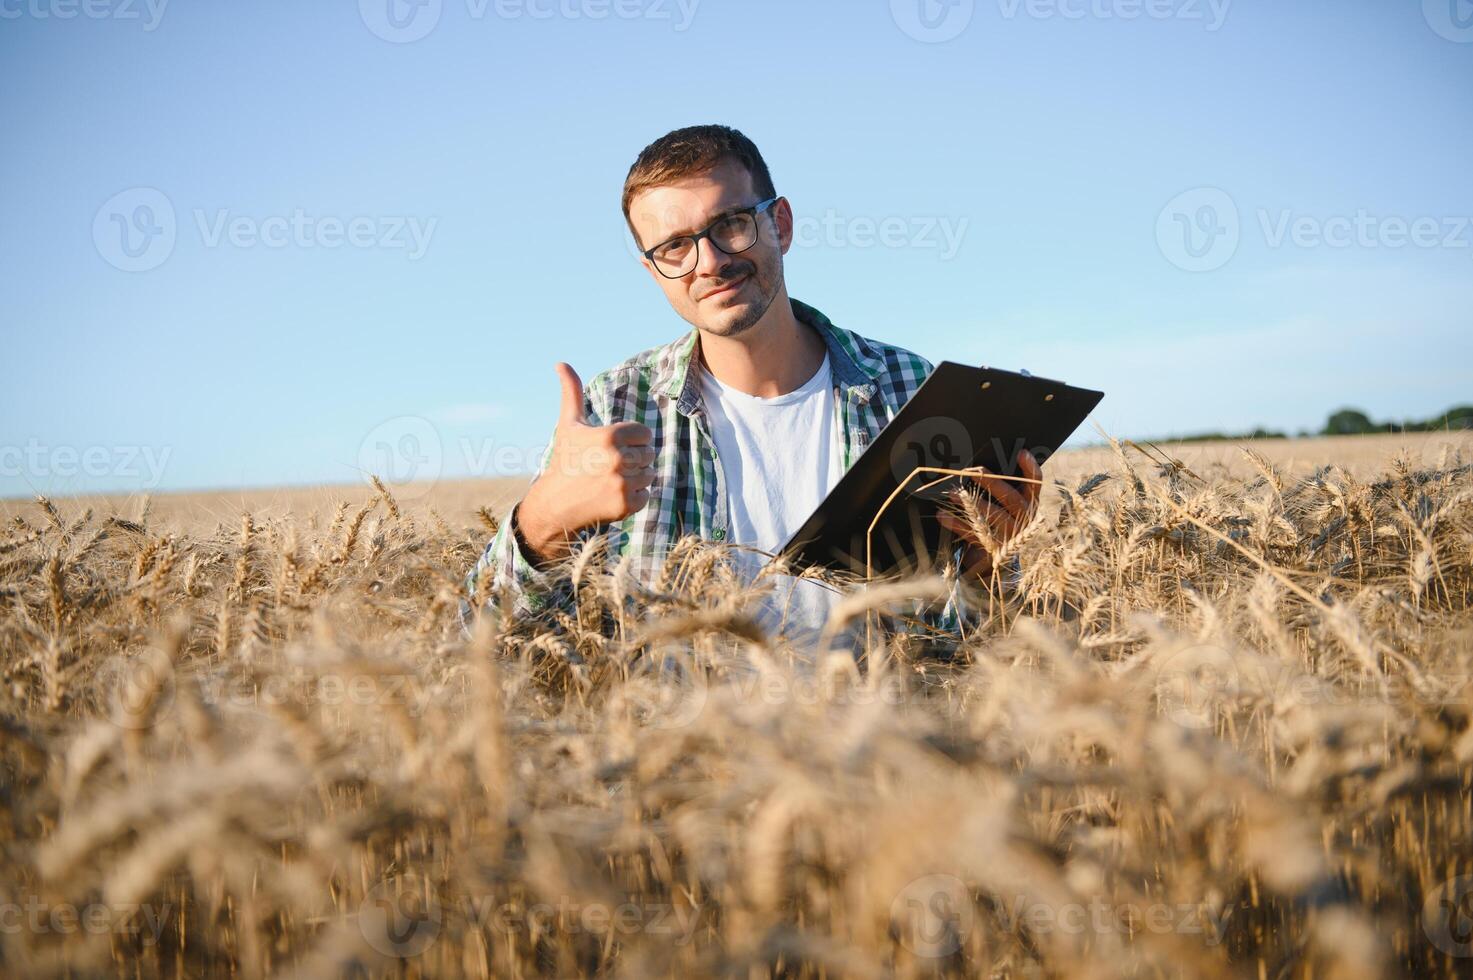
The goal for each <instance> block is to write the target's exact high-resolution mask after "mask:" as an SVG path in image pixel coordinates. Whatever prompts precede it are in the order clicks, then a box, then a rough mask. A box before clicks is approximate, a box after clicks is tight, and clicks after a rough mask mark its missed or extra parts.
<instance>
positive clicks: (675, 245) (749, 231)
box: [643, 197, 778, 279]
mask: <svg viewBox="0 0 1473 980" xmlns="http://www.w3.org/2000/svg"><path fill="white" fill-rule="evenodd" d="M777 200H778V198H776V197H769V198H768V199H767V200H765V201H760V202H758V203H757V204H753V205H752V206H751V207H746V208H742V209H741V210H740V211H733V212H731V213H730V214H726V215H722V216H721V217H720V218H717V219H716V220H715V221H713V222H711V224H709V225H707V226H706V228H705V230H704V231H699V232H697V233H696V234H694V235H682V236H681V237H679V238H672V239H670V240H669V241H668V242H661V243H660V244H658V245H656V246H655V247H654V248H648V249H645V250H644V253H643V254H644V257H645V258H647V259H649V260H650V261H651V262H652V263H654V266H655V268H656V269H659V270H660V274H661V275H663V276H664V277H665V278H666V279H679V278H680V277H682V276H688V275H690V272H691V270H692V269H694V268H695V267H696V263H697V262H698V261H699V260H700V248H699V245H700V241H701V239H702V238H709V239H710V240H711V244H712V245H715V246H716V247H717V248H719V249H721V251H723V252H725V253H726V254H727V255H735V254H737V253H738V252H745V251H746V250H747V249H749V248H751V247H752V246H753V245H755V244H757V215H759V214H761V213H762V212H763V211H766V210H767V209H768V208H770V207H772V205H773V204H774V202H776V201H777Z"/></svg>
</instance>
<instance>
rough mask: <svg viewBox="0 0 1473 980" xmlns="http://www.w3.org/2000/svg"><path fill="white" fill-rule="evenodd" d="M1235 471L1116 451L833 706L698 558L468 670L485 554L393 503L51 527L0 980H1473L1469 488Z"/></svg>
mask: <svg viewBox="0 0 1473 980" xmlns="http://www.w3.org/2000/svg"><path fill="white" fill-rule="evenodd" d="M1250 462H1251V463H1252V464H1253V465H1254V467H1255V469H1256V473H1257V475H1256V476H1255V477H1253V478H1252V479H1247V480H1244V479H1236V478H1230V477H1226V476H1213V477H1212V478H1211V480H1205V479H1204V478H1202V477H1201V476H1199V475H1197V474H1195V473H1193V472H1192V471H1191V470H1189V469H1187V468H1185V467H1183V466H1179V465H1175V464H1174V463H1172V462H1170V461H1167V462H1166V463H1165V464H1164V465H1161V464H1159V463H1153V462H1151V461H1149V460H1148V459H1147V458H1146V457H1144V456H1142V455H1138V454H1136V453H1135V452H1134V451H1129V452H1126V451H1120V452H1118V454H1117V457H1116V461H1115V463H1114V464H1112V465H1111V466H1110V467H1109V468H1108V471H1107V472H1102V473H1099V474H1097V475H1094V476H1091V477H1089V478H1088V479H1085V480H1083V481H1082V482H1079V483H1074V482H1073V481H1071V485H1070V486H1067V487H1065V486H1059V487H1054V488H1051V489H1049V490H1048V491H1046V496H1048V497H1050V498H1052V500H1053V501H1054V502H1055V504H1056V506H1055V508H1054V509H1053V510H1051V511H1050V512H1049V513H1048V514H1047V515H1046V516H1044V517H1043V518H1041V519H1040V520H1039V521H1038V522H1037V523H1036V524H1035V525H1034V526H1033V528H1031V529H1030V531H1029V532H1028V533H1027V534H1026V535H1025V536H1024V537H1023V538H1022V539H1021V540H1020V541H1019V542H1018V543H1017V545H1016V547H1017V548H1018V549H1019V551H1020V554H1021V557H1022V560H1023V564H1024V567H1025V569H1026V575H1025V580H1024V583H1023V584H1024V587H1025V592H1024V595H1023V597H1021V598H1016V597H1015V598H1012V599H1009V600H1007V601H1001V600H997V601H991V602H988V601H987V600H986V599H985V598H984V597H980V596H979V602H982V603H983V604H984V607H985V608H986V609H987V610H988V612H987V615H988V617H989V618H988V619H987V621H986V622H985V624H984V625H983V626H982V627H981V628H979V629H977V630H976V631H974V632H969V633H968V634H967V635H966V636H965V637H964V639H963V642H962V643H961V644H960V646H958V647H956V649H954V650H950V651H949V652H947V653H945V655H944V656H943V655H941V654H939V653H938V652H937V650H934V649H927V648H925V646H924V645H923V644H921V643H918V642H917V641H915V640H913V639H911V638H908V637H903V636H900V635H898V634H894V633H892V632H891V631H888V630H883V629H880V630H876V632H875V642H874V646H873V647H872V648H871V649H869V650H868V651H866V653H865V656H864V657H863V658H862V661H861V662H859V663H856V662H855V661H854V660H853V659H852V658H848V657H839V656H835V657H831V658H829V659H827V660H824V661H823V662H821V663H819V664H817V665H815V666H814V667H813V668H811V669H803V668H801V667H798V666H795V665H794V664H793V662H792V658H791V657H790V656H789V651H787V650H784V649H781V648H779V647H776V646H773V645H771V644H769V643H768V642H767V641H766V639H765V638H764V637H763V636H762V635H761V634H760V632H758V631H757V629H756V628H755V627H754V626H753V620H752V617H751V616H750V614H749V610H750V609H751V607H752V604H753V603H754V602H755V596H754V594H753V590H750V589H749V590H746V591H744V590H742V589H741V588H739V587H738V584H737V582H736V580H735V579H734V578H733V576H732V573H731V571H730V568H729V567H728V565H727V564H726V563H725V561H724V560H723V559H724V557H725V556H726V554H727V553H726V552H724V551H723V550H722V546H718V545H713V544H708V543H704V542H699V541H696V540H694V539H691V540H688V541H686V542H684V543H682V545H681V547H680V549H679V551H678V553H677V554H676V555H675V557H674V558H673V559H672V560H671V562H670V563H668V564H667V565H666V567H665V570H664V572H663V574H662V575H661V578H660V580H659V581H658V582H657V583H655V584H654V586H653V587H652V588H650V589H649V590H648V591H633V592H631V590H630V589H629V588H628V587H627V586H623V585H619V584H618V583H619V581H620V580H618V579H615V578H613V577H609V576H607V575H605V574H604V573H603V571H602V570H603V569H604V568H605V567H606V566H605V564H604V563H603V561H602V560H601V558H600V556H599V555H597V554H595V553H592V552H584V553H582V554H581V555H578V556H575V563H574V566H573V569H572V571H573V575H574V576H575V579H576V582H577V599H578V601H577V609H576V612H575V614H574V615H559V616H556V617H553V618H550V619H548V620H547V621H543V622H531V621H522V622H508V621H507V620H506V619H505V618H504V617H500V616H497V615H490V614H488V615H485V616H482V617H480V618H478V619H477V620H476V621H475V623H474V628H473V630H472V631H471V633H470V634H469V635H467V634H465V633H463V632H462V628H461V624H460V620H459V615H458V605H459V600H460V594H459V593H460V584H459V583H460V582H461V580H462V578H463V576H464V574H465V571H466V570H467V569H468V568H469V566H470V565H471V563H472V562H473V561H474V559H475V558H476V556H477V555H478V553H479V551H480V548H481V546H482V544H483V543H484V541H485V539H486V538H487V536H488V533H487V528H485V527H475V528H452V527H450V526H448V525H447V524H446V523H445V522H444V521H442V520H441V519H440V518H439V517H438V516H436V515H435V514H434V513H433V512H432V511H429V510H427V509H426V510H423V511H422V512H421V511H420V510H416V509H413V508H411V507H410V506H408V505H407V504H404V505H401V504H400V503H398V502H396V501H395V500H394V498H393V497H392V496H391V495H390V493H389V492H388V491H387V490H382V491H381V493H380V495H379V497H378V498H377V499H375V500H373V501H371V502H370V503H368V504H367V505H365V506H363V507H359V508H350V507H349V506H347V505H343V506H342V507H339V508H338V511H337V513H336V515H335V516H333V517H332V518H331V519H330V522H329V520H328V519H326V518H324V519H323V520H320V521H319V520H317V519H316V518H310V519H300V520H294V519H288V518H264V517H262V516H260V515H245V516H244V517H242V518H241V519H240V520H239V522H238V523H235V524H233V525H232V526H229V527H226V526H221V527H218V528H217V529H216V530H214V532H213V533H205V534H199V535H195V534H186V533H184V532H181V531H179V530H177V529H174V530H172V531H171V530H170V529H169V528H168V527H165V526H156V525H155V524H154V523H152V522H151V519H150V517H149V515H148V513H147V512H146V510H147V509H146V508H142V509H141V511H140V510H133V511H132V512H131V513H129V514H126V515H123V514H114V515H103V514H94V513H91V512H83V511H81V510H80V509H79V508H78V507H77V506H76V505H68V504H67V503H65V502H61V503H55V502H51V501H47V500H44V499H43V500H41V501H39V502H38V504H37V505H35V506H34V507H32V508H30V509H28V510H27V511H25V512H24V514H23V516H20V517H16V518H15V519H14V520H13V521H11V522H9V523H8V524H7V525H6V526H5V528H4V530H3V536H0V600H3V612H0V649H3V651H4V658H3V660H4V667H5V684H4V686H3V705H0V765H3V777H0V778H3V783H0V803H3V807H4V811H5V819H4V824H3V827H4V835H5V837H4V848H5V858H4V864H3V870H0V973H3V974H4V975H6V976H20V975H38V976H48V975H56V976H105V975H114V976H127V977H137V976H143V977H148V976H161V975H162V976H200V975H217V974H218V975H226V974H229V975H242V976H246V977H258V976H280V975H284V976H311V977H316V976H324V977H326V976H334V977H335V976H355V975H369V976H373V975H390V976H399V975H405V976H452V975H469V976H498V977H501V976H506V977H511V976H569V975H583V974H605V975H623V976H633V977H642V976H692V975H702V976H710V975H725V976H732V977H752V976H768V975H776V974H782V975H792V976H819V975H822V976H833V977H838V976H845V977H850V976H852V977H884V976H928V975H935V974H943V975H958V976H960V975H967V976H977V975H981V976H1067V977H1117V976H1148V977H1157V976H1205V977H1245V978H1277V977H1287V976H1293V977H1310V976H1314V977H1340V978H1352V977H1383V976H1385V977H1390V976H1405V975H1433V976H1454V975H1468V974H1469V973H1470V972H1473V860H1470V858H1473V838H1470V830H1473V819H1470V806H1473V803H1470V801H1473V796H1470V780H1469V774H1470V768H1469V764H1470V760H1473V727H1470V696H1473V690H1470V672H1469V670H1470V659H1473V643H1470V635H1473V634H1470V626H1473V622H1470V617H1469V599H1470V589H1473V470H1470V467H1469V466H1468V465H1467V464H1465V463H1464V462H1463V460H1462V459H1460V458H1456V457H1454V458H1448V456H1447V455H1445V456H1444V458H1443V459H1442V460H1441V461H1440V462H1439V463H1438V464H1437V465H1436V466H1433V467H1429V468H1426V469H1422V468H1418V467H1415V466H1413V465H1412V464H1411V463H1410V462H1409V461H1407V460H1405V459H1401V460H1396V459H1393V460H1391V461H1390V463H1389V465H1388V467H1387V469H1386V471H1385V472H1384V473H1382V474H1381V475H1380V476H1379V477H1378V478H1376V479H1374V480H1372V481H1371V482H1358V481H1357V480H1355V479H1353V478H1352V477H1351V476H1349V475H1348V474H1346V473H1345V472H1343V471H1341V470H1339V469H1337V468H1336V467H1333V466H1331V467H1326V468H1324V469H1321V470H1320V471H1318V472H1316V473H1315V474H1314V475H1313V476H1311V477H1309V478H1306V479H1301V480H1289V479H1287V478H1285V477H1284V476H1283V475H1281V473H1279V472H1278V471H1276V470H1275V469H1274V468H1273V466H1272V465H1271V464H1270V463H1269V462H1268V461H1267V460H1264V459H1262V458H1261V457H1257V456H1256V455H1255V456H1252V457H1251V459H1250ZM761 586H762V583H761V582H760V581H759V582H758V583H757V588H759V589H760V588H761ZM935 588H936V583H935V580H934V579H919V578H918V579H916V580H915V581H912V582H910V583H908V584H905V585H902V586H893V587H887V588H886V589H884V590H878V589H877V590H874V591H873V592H871V593H869V594H867V595H865V596H864V597H862V598H860V599H858V600H856V601H855V602H853V603H850V604H848V605H847V607H846V609H845V612H847V613H848V614H851V615H855V616H865V615H869V614H871V613H874V614H875V615H876V618H877V620H878V621H879V623H880V625H881V626H883V625H884V624H885V622H886V621H887V619H886V617H890V618H892V619H893V617H894V616H897V615H899V614H898V613H897V612H896V610H897V609H900V608H903V607H904V606H905V604H906V602H907V601H911V600H913V599H914V597H922V596H927V595H934V594H935ZM486 598H490V597H486Z"/></svg>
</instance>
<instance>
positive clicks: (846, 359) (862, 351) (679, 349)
mask: <svg viewBox="0 0 1473 980" xmlns="http://www.w3.org/2000/svg"><path fill="white" fill-rule="evenodd" d="M788 302H789V303H790V304H791V305H792V307H793V316H795V317H797V318H798V320H799V321H800V322H802V323H806V324H808V325H809V326H810V327H812V328H813V329H815V330H817V331H818V334H819V336H820V337H822V338H823V341H824V343H825V344H826V345H827V346H828V349H829V367H830V369H831V370H832V371H833V374H834V380H835V382H837V383H838V384H840V385H843V386H844V387H846V388H848V389H849V390H850V391H851V392H852V393H853V394H854V396H855V397H856V398H858V399H859V400H860V401H861V402H867V401H869V399H870V397H871V396H873V395H874V393H875V391H876V390H877V388H878V386H877V385H876V380H877V379H878V378H879V377H880V374H881V373H882V372H883V371H884V368H885V364H884V361H882V360H881V359H880V358H879V357H877V356H875V355H874V354H873V353H871V352H870V351H868V350H867V349H866V345H865V344H864V343H863V341H862V340H861V339H860V338H859V336H858V335H857V334H854V333H852V332H850V331H848V330H841V329H839V328H838V327H836V326H834V324H833V323H832V322H831V321H830V320H829V318H828V317H826V316H824V315H823V314H822V313H820V312H819V311H818V310H816V309H814V308H813V307H811V306H809V305H808V304H807V303H801V302H799V301H798V300H796V299H791V298H790V299H789V300H788ZM699 339H700V331H699V330H697V329H695V328H694V327H693V328H691V331H690V332H689V333H688V334H686V335H685V336H684V337H681V338H680V339H679V340H677V341H675V342H673V343H671V344H670V345H668V346H667V347H666V349H665V353H664V356H662V357H661V358H660V359H659V361H658V363H657V364H656V371H657V372H658V375H659V376H658V377H656V378H655V380H654V384H653V386H652V387H654V389H655V390H656V391H661V392H663V393H664V394H666V395H668V396H669V397H671V398H675V399H678V401H677V402H676V407H677V408H678V409H679V410H680V412H681V414H683V415H690V414H691V413H692V412H694V411H695V410H696V409H697V408H699V407H700V406H701V386H700V378H699V377H697V376H696V375H695V373H694V372H692V371H691V370H690V366H691V362H692V360H694V355H695V350H696V343H697V341H698V340H699Z"/></svg>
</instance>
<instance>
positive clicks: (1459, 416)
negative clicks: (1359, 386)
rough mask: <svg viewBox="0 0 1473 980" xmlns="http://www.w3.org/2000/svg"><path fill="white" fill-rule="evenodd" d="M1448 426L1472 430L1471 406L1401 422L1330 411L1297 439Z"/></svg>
mask: <svg viewBox="0 0 1473 980" xmlns="http://www.w3.org/2000/svg"><path fill="white" fill-rule="evenodd" d="M1451 429H1473V405H1458V406H1456V407H1454V408H1450V409H1448V410H1447V411H1446V412H1443V413H1442V414H1441V415H1438V416H1436V417H1434V418H1430V419H1426V420H1422V421H1417V420H1407V421H1403V422H1374V421H1372V420H1371V417H1370V416H1369V415H1367V414H1366V413H1365V412H1362V411H1361V410H1360V409H1358V408H1342V409H1340V410H1339V411H1338V412H1335V413H1333V414H1332V415H1331V416H1330V417H1329V418H1328V419H1327V420H1326V421H1325V427H1324V428H1323V429H1321V430H1320V431H1318V432H1311V431H1310V430H1308V429H1300V430H1299V431H1298V432H1296V433H1294V434H1295V435H1296V436H1298V437H1299V438H1305V437H1308V436H1358V435H1366V434H1369V433H1374V432H1446V431H1448V430H1451ZM1287 438H1289V433H1287V432H1279V431H1277V430H1274V429H1264V428H1257V429H1253V430H1252V431H1250V432H1238V433H1232V432H1200V433H1197V434H1196V435H1190V436H1173V437H1172V438H1171V439H1169V440H1166V439H1162V440H1157V441H1160V442H1167V441H1170V442H1217V441H1227V440H1233V441H1236V440H1239V439H1287Z"/></svg>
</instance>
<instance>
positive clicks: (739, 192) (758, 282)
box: [629, 160, 793, 337]
mask: <svg viewBox="0 0 1473 980" xmlns="http://www.w3.org/2000/svg"><path fill="white" fill-rule="evenodd" d="M757 203H758V200H757V195H756V193H755V192H753V190H752V175H751V174H749V173H747V170H746V168H745V167H743V166H742V165H741V164H740V163H737V162H735V161H732V160H726V161H722V163H721V164H719V165H718V166H717V167H716V168H715V169H714V170H712V171H711V172H710V173H707V174H702V175H700V176H696V177H687V178H684V179H682V180H679V181H676V182H675V183H672V184H666V185H663V186H660V187H654V188H651V189H649V190H647V191H644V192H643V193H641V194H639V195H638V196H636V197H635V198H634V200H632V201H630V202H629V220H630V223H631V224H633V225H634V228H635V230H636V231H638V232H639V241H640V247H641V249H647V248H653V247H654V246H655V245H658V244H660V243H662V242H666V241H668V240H670V239H671V238H675V237H677V236H679V235H689V234H695V233H698V232H700V231H702V230H704V229H705V228H706V227H707V226H708V225H709V224H711V222H713V221H715V220H716V219H717V218H718V217H720V216H721V215H722V214H724V213H726V212H729V211H731V210H733V209H735V208H744V207H749V206H751V205H753V204H757ZM792 243H793V212H792V209H791V208H790V207H788V202H787V201H785V200H779V201H778V202H777V203H776V204H774V205H772V206H771V207H770V208H768V209H767V210H766V211H765V212H763V213H762V214H759V215H757V242H756V244H754V245H753V246H752V247H751V248H749V249H747V250H746V251H744V252H738V253H737V254H736V255H727V254H726V253H725V252H723V251H721V249H719V248H717V247H715V246H714V245H712V244H711V239H710V238H703V239H701V241H700V243H699V253H698V254H699V258H698V260H697V262H696V265H695V268H694V269H692V270H691V271H690V272H688V273H686V274H685V275H684V276H681V277H680V278H679V279H669V278H667V277H666V276H665V274H664V273H662V272H661V271H660V270H659V269H656V268H655V266H654V263H652V262H651V261H650V260H649V259H647V258H644V257H641V258H640V261H641V262H642V263H643V264H644V267H645V268H646V269H648V270H649V273H650V275H651V276H653V277H654V280H655V282H657V283H659V284H660V288H661V289H663V290H664V291H665V298H666V299H668V300H669V301H670V305H671V306H672V307H674V308H675V312H676V313H679V314H680V316H681V317H682V318H683V319H685V320H686V321H687V322H689V323H690V324H692V325H693V326H695V327H697V328H698V329H700V330H703V331H706V332H708V333H711V334H715V335H716V336H720V337H734V336H736V335H737V334H739V333H741V332H742V331H744V330H746V329H747V328H748V327H751V326H752V325H753V324H755V323H756V322H757V321H758V320H760V319H762V316H763V314H765V313H766V312H767V309H768V307H769V306H771V305H772V301H773V300H774V299H775V298H777V295H778V293H779V291H780V290H781V289H782V284H783V255H784V254H786V252H787V251H788V248H789V246H791V245H792Z"/></svg>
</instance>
